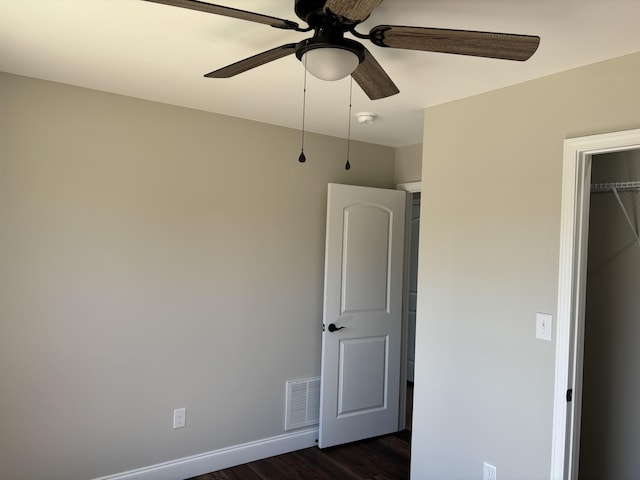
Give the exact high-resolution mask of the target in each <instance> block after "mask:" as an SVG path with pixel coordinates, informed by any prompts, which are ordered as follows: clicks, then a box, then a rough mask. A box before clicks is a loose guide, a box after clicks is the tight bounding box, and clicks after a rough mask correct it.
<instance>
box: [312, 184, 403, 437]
mask: <svg viewBox="0 0 640 480" xmlns="http://www.w3.org/2000/svg"><path fill="white" fill-rule="evenodd" d="M405 203H406V192H402V191H399V190H386V189H380V188H367V187H354V186H349V185H337V184H329V191H328V201H327V240H326V246H325V281H324V315H323V322H324V331H323V334H322V370H321V386H320V390H321V391H320V438H319V442H318V443H319V446H320V448H324V447H330V446H332V445H339V444H342V443H346V442H352V441H355V440H360V439H363V438H369V437H374V436H378V435H384V434H387V433H392V432H396V431H398V409H399V392H400V351H401V333H402V325H401V319H402V279H403V248H404V224H405Z"/></svg>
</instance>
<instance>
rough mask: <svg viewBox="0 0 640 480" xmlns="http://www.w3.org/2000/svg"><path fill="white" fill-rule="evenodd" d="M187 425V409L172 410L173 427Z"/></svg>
mask: <svg viewBox="0 0 640 480" xmlns="http://www.w3.org/2000/svg"><path fill="white" fill-rule="evenodd" d="M186 425H187V409H186V408H176V409H175V410H174V411H173V428H182V427H185V426H186Z"/></svg>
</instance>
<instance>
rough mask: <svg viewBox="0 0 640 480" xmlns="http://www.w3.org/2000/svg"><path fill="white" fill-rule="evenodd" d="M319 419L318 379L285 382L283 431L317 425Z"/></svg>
mask: <svg viewBox="0 0 640 480" xmlns="http://www.w3.org/2000/svg"><path fill="white" fill-rule="evenodd" d="M319 418H320V377H314V378H304V379H300V380H288V381H287V406H286V413H285V420H284V429H285V430H293V429H294V428H300V427H307V426H309V425H317V424H318V421H319Z"/></svg>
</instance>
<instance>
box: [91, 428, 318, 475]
mask: <svg viewBox="0 0 640 480" xmlns="http://www.w3.org/2000/svg"><path fill="white" fill-rule="evenodd" d="M317 438H318V429H317V428H312V429H305V430H301V431H298V432H294V433H287V434H284V435H278V436H276V437H270V438H265V439H263V440H258V441H255V442H249V443H243V444H241V445H234V446H232V447H228V448H222V449H220V450H214V451H212V452H207V453H202V454H200V455H193V456H191V457H185V458H179V459H177V460H172V461H170V462H165V463H158V464H156V465H151V466H148V467H143V468H138V469H136V470H129V471H128V472H122V473H116V474H115V475H108V476H106V477H100V478H96V479H94V480H180V479H183V478H191V477H195V476H197V475H204V474H205V473H209V472H215V471H217V470H222V469H224V468H230V467H234V466H236V465H241V464H243V463H247V462H253V461H255V460H260V459H263V458H268V457H273V456H274V455H281V454H283V453H288V452H293V451H296V450H301V449H303V448H308V447H313V446H314V445H316V442H317Z"/></svg>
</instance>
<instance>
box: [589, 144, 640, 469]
mask: <svg viewBox="0 0 640 480" xmlns="http://www.w3.org/2000/svg"><path fill="white" fill-rule="evenodd" d="M639 210H640V150H628V151H623V152H614V153H608V154H602V155H594V156H593V158H592V162H591V198H590V205H589V234H588V249H587V250H588V251H587V284H586V296H585V320H584V355H583V381H582V413H581V420H580V442H579V451H580V454H579V471H578V478H579V479H580V480H590V479H594V480H596V479H602V478H640V459H639V458H638V456H637V452H636V448H635V446H637V445H638V444H640V384H638V382H637V372H638V370H639V369H640V350H639V349H638V348H637V344H638V340H640V322H638V318H640V296H638V287H639V286H640V241H639V238H638V223H639V222H640V215H639V213H638V212H639Z"/></svg>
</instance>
